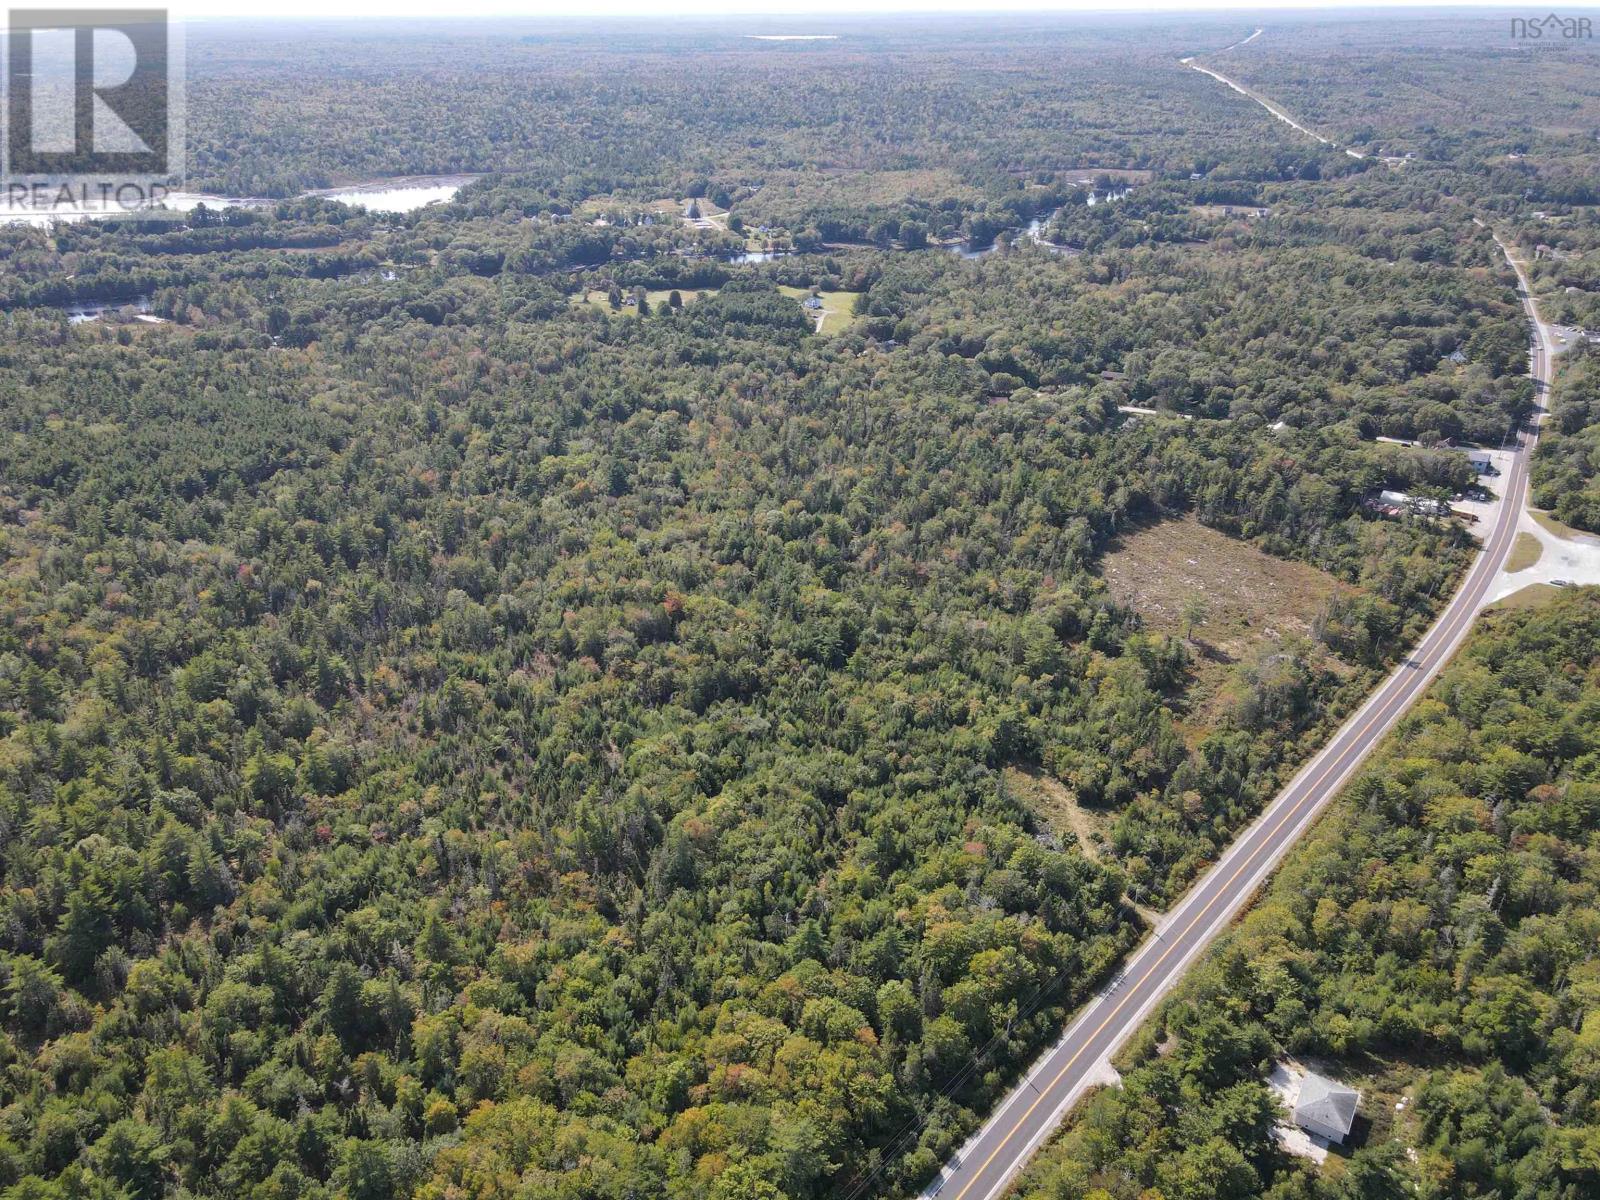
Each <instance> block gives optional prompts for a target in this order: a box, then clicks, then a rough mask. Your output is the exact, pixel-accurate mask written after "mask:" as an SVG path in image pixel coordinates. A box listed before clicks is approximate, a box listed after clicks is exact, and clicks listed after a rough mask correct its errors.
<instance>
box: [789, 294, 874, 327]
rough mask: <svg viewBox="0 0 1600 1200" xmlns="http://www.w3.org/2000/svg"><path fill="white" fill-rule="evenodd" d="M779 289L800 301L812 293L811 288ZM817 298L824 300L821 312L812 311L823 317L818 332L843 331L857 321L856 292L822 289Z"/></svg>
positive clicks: (815, 314) (814, 314) (813, 313)
mask: <svg viewBox="0 0 1600 1200" xmlns="http://www.w3.org/2000/svg"><path fill="white" fill-rule="evenodd" d="M778 290H779V291H780V292H782V293H783V294H784V295H785V296H793V297H794V298H795V299H796V300H800V301H804V300H805V298H806V297H807V296H809V295H811V289H810V288H797V287H780V288H779V289H778ZM817 298H818V299H820V300H821V301H822V311H821V313H820V314H818V313H815V312H812V316H813V317H815V316H818V315H820V316H821V317H822V320H821V321H820V322H819V323H818V325H817V332H818V333H829V334H832V333H843V332H844V331H845V330H846V329H848V328H850V326H851V325H853V324H854V323H855V320H856V318H855V303H856V293H854V292H829V291H821V292H818V293H817ZM807 311H811V310H809V309H808V310H807Z"/></svg>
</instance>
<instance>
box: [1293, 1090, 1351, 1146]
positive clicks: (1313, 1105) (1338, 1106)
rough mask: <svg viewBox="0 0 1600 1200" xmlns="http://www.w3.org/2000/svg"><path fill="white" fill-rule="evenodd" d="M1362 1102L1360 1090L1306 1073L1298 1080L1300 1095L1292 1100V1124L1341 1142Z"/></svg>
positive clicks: (1348, 1133)
mask: <svg viewBox="0 0 1600 1200" xmlns="http://www.w3.org/2000/svg"><path fill="white" fill-rule="evenodd" d="M1360 1103H1361V1093H1360V1092H1357V1091H1354V1090H1353V1089H1351V1088H1347V1087H1345V1086H1344V1084H1342V1083H1335V1082H1334V1081H1333V1080H1331V1079H1324V1078H1323V1077H1322V1076H1321V1075H1316V1074H1308V1075H1307V1076H1306V1077H1305V1078H1304V1079H1302V1080H1301V1081H1300V1095H1299V1096H1298V1097H1296V1099H1295V1105H1294V1123H1295V1124H1296V1125H1298V1126H1300V1128H1301V1129H1304V1130H1305V1131H1306V1132H1307V1133H1314V1134H1316V1135H1317V1136H1318V1137H1321V1138H1326V1139H1327V1140H1328V1141H1330V1142H1333V1143H1335V1144H1336V1145H1339V1144H1343V1142H1344V1139H1345V1138H1347V1137H1349V1136H1350V1127H1351V1126H1352V1125H1354V1124H1355V1120H1356V1108H1357V1106H1358V1105H1359V1104H1360Z"/></svg>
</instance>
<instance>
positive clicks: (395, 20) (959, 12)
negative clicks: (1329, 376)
mask: <svg viewBox="0 0 1600 1200" xmlns="http://www.w3.org/2000/svg"><path fill="white" fill-rule="evenodd" d="M149 2H150V0H112V2H111V3H105V0H102V6H103V7H109V8H117V7H123V6H124V4H125V3H127V4H130V6H132V5H136V6H138V7H145V6H147V5H148V4H149ZM633 2H634V0H623V2H622V3H620V4H616V5H612V4H609V3H606V0H591V2H590V3H588V4H586V5H583V6H582V7H579V6H577V5H574V6H573V7H572V8H566V7H565V6H563V7H562V8H561V9H560V10H554V11H553V10H551V9H549V8H542V7H541V6H539V5H537V3H535V4H534V5H530V6H529V7H528V8H517V7H515V6H510V7H498V6H495V5H493V4H491V5H488V6H485V7H484V8H483V9H479V10H474V9H473V8H472V6H471V4H470V3H468V4H466V5H463V7H465V8H467V9H468V11H465V12H460V13H456V14H452V15H443V14H438V13H436V12H428V11H422V10H419V11H416V12H406V11H404V10H403V6H400V7H402V11H400V12H397V11H396V8H397V6H396V5H395V4H393V3H392V2H391V3H387V4H384V5H383V7H382V8H381V9H374V10H372V11H367V10H365V9H362V10H359V11H358V10H351V11H345V12H328V11H326V10H327V9H328V8H329V7H330V6H329V5H326V4H322V5H319V6H318V8H319V9H320V10H321V11H285V9H286V8H290V9H292V5H281V4H280V5H279V6H277V7H276V8H275V9H274V10H273V11H264V12H257V13H253V14H248V15H245V14H240V13H239V12H237V11H236V10H235V11H218V12H203V11H202V12H198V13H196V12H187V11H185V7H186V6H185V5H183V4H181V3H180V4H174V5H172V7H171V8H170V9H169V10H168V11H169V13H170V14H171V16H172V17H173V18H174V19H175V20H177V21H178V22H180V23H182V24H206V25H257V24H275V25H276V24H302V25H334V24H342V23H366V22H379V21H382V22H385V23H387V24H390V25H462V24H469V23H494V22H514V21H526V22H549V23H563V24H567V23H570V24H588V23H600V22H605V21H616V20H627V21H635V22H643V23H648V24H653V25H673V24H687V23H703V22H718V23H723V22H730V21H743V20H759V21H793V22H796V23H797V24H800V23H805V24H807V25H815V24H818V23H823V22H842V23H852V22H854V23H860V22H863V21H871V20H882V19H885V18H928V17H989V18H1008V17H1083V18H1102V19H1103V18H1106V17H1112V18H1120V17H1162V16H1172V17H1222V18H1226V17H1234V16H1237V17H1250V18H1252V19H1256V18H1268V17H1271V16H1273V15H1277V16H1280V17H1283V18H1285V19H1303V18H1305V17H1308V16H1312V17H1314V16H1317V15H1323V16H1329V17H1334V16H1339V15H1341V14H1354V13H1362V14H1367V15H1379V16H1381V15H1384V14H1393V15H1395V16H1400V15H1403V14H1407V13H1438V14H1441V15H1443V14H1447V13H1452V12H1456V13H1472V14H1475V15H1476V14H1483V15H1484V16H1490V15H1511V14H1513V13H1523V12H1531V11H1538V12H1544V11H1546V10H1552V11H1557V12H1600V3H1595V2H1593V0H1591V2H1588V3H1579V4H1569V3H1556V4H1554V5H1552V4H1550V3H1537V2H1529V0H1522V2H1520V3H1519V2H1516V0H1513V2H1511V3H1504V2H1502V0H1438V2H1428V0H1423V2H1411V3H1394V2H1393V0H1341V2H1340V3H1333V4H1329V3H1324V2H1323V0H1259V2H1257V0H1244V2H1243V3H1239V4H1232V5H1228V4H1221V5H1216V4H1211V3H1208V2H1206V0H1201V2H1199V3H1194V4H1185V3H1184V2H1183V0H1153V2H1152V3H1149V4H1144V3H1136V4H1133V5H1121V6H1116V7H1113V6H1110V5H1108V4H1106V2H1105V0H1096V2H1094V3H1089V4H1074V3H1071V2H1070V0H1069V2H1067V3H1060V2H1052V0H1046V2H1045V3H1040V4H1029V3H1027V0H1021V2H1020V3H1016V4H1015V6H1012V5H1011V4H1008V5H1007V6H1006V7H1003V8H998V9H996V8H991V7H986V6H984V5H983V4H982V3H981V0H956V2H955V3H950V4H941V3H939V2H938V0H932V3H930V2H929V0H912V2H911V3H908V4H905V5H902V6H892V4H893V0H889V3H890V5H891V6H889V7H883V8H866V9H861V8H855V7H848V8H847V7H842V6H841V7H840V8H837V9H834V8H831V7H826V5H825V2H824V4H823V5H819V4H818V3H817V2H816V0H813V2H812V3H811V4H809V5H807V6H806V7H804V8H799V7H797V8H794V9H787V8H785V9H768V10H760V9H752V10H743V11H741V10H733V9H729V10H726V11H724V10H722V9H719V8H715V7H708V8H706V9H703V10H699V11H677V12H663V11H661V9H660V8H659V7H655V6H646V5H643V4H641V5H640V6H639V7H637V8H635V7H633V6H632V4H633ZM786 2H787V0H786ZM843 2H844V3H848V0H843Z"/></svg>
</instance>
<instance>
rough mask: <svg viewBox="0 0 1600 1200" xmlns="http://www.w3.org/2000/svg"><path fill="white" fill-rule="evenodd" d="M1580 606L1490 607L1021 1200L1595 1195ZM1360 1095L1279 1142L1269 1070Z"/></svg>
mask: <svg viewBox="0 0 1600 1200" xmlns="http://www.w3.org/2000/svg"><path fill="white" fill-rule="evenodd" d="M1597 663H1600V596H1597V595H1596V594H1595V593H1594V591H1593V590H1592V589H1589V590H1586V591H1583V592H1578V593H1574V594H1570V595H1568V596H1565V597H1562V598H1561V599H1560V600H1558V601H1557V602H1555V603H1553V604H1551V605H1550V606H1548V607H1545V608H1542V609H1538V610H1534V611H1506V612H1500V613H1496V614H1494V615H1493V616H1492V618H1491V619H1490V620H1489V621H1488V622H1487V623H1486V624H1485V625H1484V626H1483V627H1481V628H1480V629H1479V630H1478V631H1477V632H1476V633H1475V634H1474V635H1473V637H1472V640H1471V641H1470V642H1469V643H1468V645H1467V647H1466V648H1465V650H1464V651H1463V652H1462V654H1461V656H1460V657H1459V658H1458V659H1457V660H1456V661H1455V662H1454V663H1453V664H1452V665H1451V666H1450V667H1449V668H1447V669H1446V671H1445V673H1444V674H1443V675H1442V676H1441V677H1440V679H1439V680H1438V681H1437V682H1436V683H1435V684H1434V685H1433V687H1432V688H1431V689H1430V691H1429V693H1428V695H1427V697H1426V698H1425V699H1424V700H1422V701H1421V702H1420V703H1419V704H1418V705H1417V706H1416V708H1415V709H1413V711H1412V712H1411V713H1410V714H1409V715H1408V716H1407V717H1406V718H1405V719H1404V720H1403V722H1402V723H1401V726H1400V728H1399V729H1397V730H1396V731H1395V733H1394V734H1392V735H1391V736H1390V738H1389V739H1388V741H1387V742H1386V743H1385V745H1384V746H1383V748H1382V749H1381V750H1380V751H1379V752H1378V755H1377V757H1376V758H1375V759H1374V760H1373V761H1372V762H1371V763H1370V764H1369V765H1368V766H1367V767H1366V768H1365V770H1364V771H1363V773H1362V775H1361V776H1360V778H1358V779H1357V780H1356V782H1354V783H1353V784H1352V785H1351V786H1350V787H1349V788H1348V789H1347V790H1346V791H1345V793H1344V795H1343V796H1342V797H1341V798H1340V799H1339V800H1337V801H1336V802H1335V806H1334V808H1333V809H1332V810H1331V811H1330V813H1329V815H1328V816H1326V817H1325V818H1324V819H1323V820H1322V822H1321V823H1320V824H1319V825H1318V827H1317V829H1316V830H1315V831H1314V832H1313V834H1312V835H1311V837H1310V839H1309V840H1308V841H1307V842H1306V843H1305V844H1304V845H1303V846H1301V847H1300V848H1299V849H1297V850H1295V851H1294V852H1293V853H1292V854H1291V856H1290V858H1289V860H1288V861H1287V862H1286V863H1285V865H1284V866H1283V868H1282V869H1281V870H1280V871H1279V873H1278V877H1277V878H1276V880H1275V881H1274V883H1273V884H1272V886H1271V887H1270V889H1269V890H1268V892H1267V894H1266V895H1265V896H1264V897H1263V899H1262V900H1261V901H1260V902H1259V903H1258V904H1257V905H1256V906H1255V908H1254V910H1253V911H1252V912H1251V913H1250V914H1249V916H1248V917H1247V918H1246V919H1245V920H1244V922H1243V924H1242V925H1241V926H1240V927H1239V928H1238V929H1236V930H1235V931H1233V932H1231V933H1230V934H1228V935H1227V937H1226V938H1225V940H1224V941H1223V942H1222V943H1220V944H1219V945H1218V946H1217V948H1216V949H1215V950H1214V951H1213V952H1212V953H1211V954H1210V955H1209V956H1208V957H1207V959H1206V960H1205V962H1204V964H1203V965H1202V966H1201V967H1200V968H1198V969H1197V970H1196V971H1195V972H1194V973H1193V974H1192V975H1191V976H1190V978H1189V979H1187V980H1186V981H1185V982H1184V983H1183V984H1182V985H1180V987H1179V990H1178V991H1177V992H1176V993H1175V994H1174V995H1173V997H1172V998H1171V999H1169V1000H1168V1001H1167V1002H1166V1003H1165V1005H1164V1007H1163V1010H1162V1012H1161V1014H1160V1016H1159V1017H1158V1018H1156V1019H1155V1020H1154V1021H1153V1022H1152V1024H1151V1025H1150V1026H1149V1027H1148V1028H1147V1029H1146V1030H1145V1031H1144V1032H1143V1033H1142V1034H1141V1035H1140V1037H1139V1039H1138V1040H1137V1042H1136V1043H1135V1044H1133V1045H1132V1046H1130V1047H1129V1048H1128V1049H1127V1050H1126V1051H1125V1052H1124V1062H1123V1084H1122V1086H1121V1087H1120V1088H1114V1089H1108V1090H1104V1091H1102V1092H1100V1093H1099V1094H1098V1095H1096V1096H1095V1097H1094V1098H1093V1099H1092V1100H1090V1101H1089V1102H1088V1103H1087V1104H1086V1105H1085V1106H1084V1108H1083V1109H1082V1110H1081V1111H1080V1113H1079V1114H1078V1115H1077V1116H1076V1118H1075V1119H1074V1121H1073V1123H1072V1125H1071V1127H1070V1129H1069V1130H1068V1132H1066V1133H1065V1134H1064V1135H1063V1136H1062V1137H1061V1138H1060V1139H1059V1140H1058V1141H1057V1142H1056V1143H1055V1144H1054V1145H1052V1146H1051V1147H1050V1148H1049V1149H1048V1150H1047V1151H1046V1152H1045V1153H1044V1154H1043V1155H1041V1157H1040V1158H1039V1160H1038V1161H1037V1162H1035V1163H1034V1164H1033V1165H1032V1167H1030V1169H1029V1171H1028V1173H1027V1175H1026V1177H1025V1179H1024V1181H1023V1183H1022V1184H1021V1186H1020V1188H1019V1194H1020V1195H1021V1196H1023V1197H1025V1198H1026V1200H1068V1198H1078V1197H1091V1196H1092V1197H1097V1198H1099V1200H1107V1198H1117V1197H1139V1196H1150V1195H1152V1194H1159V1195H1161V1196H1164V1197H1168V1198H1170V1200H1227V1198H1230V1197H1239V1198H1241V1200H1242V1198H1244V1197H1253V1196H1263V1197H1271V1198H1273V1200H1320V1198H1322V1197H1327V1198H1329V1200H1386V1198H1388V1197H1393V1196H1400V1195H1410V1196H1418V1197H1423V1198H1424V1200H1434V1198H1439V1200H1444V1198H1446V1197H1448V1198H1451V1200H1457V1198H1460V1200H1465V1198H1467V1197H1490V1196H1498V1197H1518V1198H1527V1200H1534V1198H1540V1200H1545V1198H1548V1200H1576V1198H1577V1197H1580V1196H1590V1195H1593V1194H1594V1193H1595V1189H1596V1188H1597V1187H1600V1120H1597V1117H1596V1114H1597V1112H1600V1058H1597V1055H1596V1048H1597V1040H1600V974H1597V971H1596V966H1597V963H1596V958H1595V946H1596V939H1597V936H1600V912H1597V910H1596V903H1595V901H1596V889H1597V887H1600V871H1597V863H1596V858H1595V830H1596V827H1597V822H1600V741H1597V730H1600V668H1597ZM1285 1055H1295V1056H1304V1057H1305V1058H1306V1059H1308V1060H1310V1061H1313V1062H1316V1063H1317V1064H1318V1065H1319V1066H1320V1067H1321V1069H1323V1070H1325V1071H1328V1072H1329V1073H1332V1074H1334V1075H1336V1076H1337V1077H1339V1078H1342V1079H1345V1080H1347V1081H1350V1082H1351V1083H1352V1084H1358V1085H1359V1086H1360V1087H1361V1088H1362V1090H1363V1100H1362V1113H1363V1117H1364V1119H1363V1120H1362V1121H1361V1122H1359V1123H1358V1125H1357V1129H1356V1133H1357V1136H1358V1139H1359V1144H1358V1145H1356V1146H1355V1147H1354V1149H1353V1150H1352V1151H1349V1152H1346V1153H1344V1154H1341V1155H1335V1156H1334V1157H1332V1158H1330V1160H1329V1162H1328V1164H1327V1165H1325V1166H1324V1167H1322V1168H1321V1169H1318V1168H1316V1167H1315V1166H1313V1165H1312V1164H1310V1163H1308V1162H1307V1161H1306V1160H1305V1159H1302V1158H1295V1157H1291V1156H1289V1155H1288V1154H1286V1153H1284V1152H1283V1151H1282V1150H1280V1149H1279V1147H1278V1145H1277V1142H1276V1140H1275V1138H1274V1136H1273V1132H1272V1130H1273V1126H1274V1125H1275V1124H1276V1123H1277V1122H1278V1121H1280V1120H1281V1119H1282V1117H1281V1116H1280V1114H1279V1109H1278V1104H1277V1100H1276V1097H1275V1096H1273V1094H1272V1093H1271V1092H1270V1091H1269V1090H1268V1088H1267V1086H1266V1082H1265V1081H1266V1077H1267V1072H1268V1068H1269V1067H1270V1066H1271V1064H1272V1063H1273V1062H1274V1061H1275V1060H1277V1059H1280V1058H1282V1057H1283V1056H1285Z"/></svg>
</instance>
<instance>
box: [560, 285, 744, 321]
mask: <svg viewBox="0 0 1600 1200" xmlns="http://www.w3.org/2000/svg"><path fill="white" fill-rule="evenodd" d="M716 290H717V289H716V288H699V289H693V288H652V289H651V290H650V291H647V292H646V293H645V294H644V298H645V299H646V300H647V301H649V303H650V308H651V311H654V310H655V309H657V308H659V307H660V306H661V305H663V304H665V303H666V302H667V301H668V300H669V299H670V298H671V296H672V293H673V292H674V291H676V292H677V293H678V298H679V299H680V300H682V301H683V302H684V303H685V304H690V303H692V302H693V301H695V300H698V299H700V297H701V296H710V295H714V294H715V293H716ZM632 294H633V293H632V292H631V291H629V290H627V289H624V291H623V300H624V303H623V305H622V307H621V308H612V307H611V299H610V295H609V293H607V292H606V290H605V289H604V288H591V289H590V290H589V293H588V295H587V297H585V295H584V293H582V292H578V293H575V294H574V295H573V297H572V303H573V305H574V307H577V308H582V307H583V306H584V305H588V306H589V307H590V308H594V309H598V310H599V311H601V312H608V313H617V314H618V315H621V316H635V317H636V316H638V315H639V310H638V309H637V308H635V307H634V306H633V305H631V304H628V303H626V300H627V297H628V296H630V295H632Z"/></svg>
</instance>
